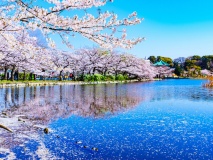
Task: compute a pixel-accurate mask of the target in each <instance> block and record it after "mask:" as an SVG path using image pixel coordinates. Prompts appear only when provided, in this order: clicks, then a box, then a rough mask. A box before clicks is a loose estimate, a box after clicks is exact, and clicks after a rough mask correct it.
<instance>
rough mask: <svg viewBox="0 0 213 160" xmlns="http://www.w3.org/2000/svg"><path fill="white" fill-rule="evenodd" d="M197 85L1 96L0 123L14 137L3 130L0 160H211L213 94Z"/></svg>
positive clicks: (54, 89) (9, 91) (10, 91)
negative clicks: (46, 132) (8, 129)
mask: <svg viewBox="0 0 213 160" xmlns="http://www.w3.org/2000/svg"><path fill="white" fill-rule="evenodd" d="M202 82H203V81H201V80H181V81H174V80H173V81H160V82H149V83H132V84H108V85H76V86H74V85H73V86H43V87H25V88H3V89H0V102H1V103H0V105H1V108H0V109H1V111H2V112H3V111H4V112H6V114H7V116H5V115H1V116H0V123H3V122H5V123H6V124H8V125H9V126H10V127H11V129H13V130H14V131H15V132H14V133H13V134H9V133H8V132H6V131H4V130H2V129H1V130H0V145H1V147H0V158H5V157H6V156H11V157H15V158H16V159H30V158H32V157H34V158H36V159H42V157H43V159H58V158H59V157H64V159H76V158H79V159H80V158H82V159H95V158H97V159H103V158H104V157H105V158H106V159H107V158H108V159H110V158H111V159H118V156H119V157H121V158H119V159H122V157H123V159H140V158H141V157H142V159H143V158H144V159H172V158H174V157H177V159H185V158H189V159H191V158H193V159H203V158H205V159H208V158H209V159H211V158H212V157H213V155H212V154H211V152H210V150H211V148H212V144H213V143H212V142H213V140H212V138H211V137H212V132H211V130H212V129H213V128H212V113H213V106H212V103H211V102H212V101H213V90H210V89H205V88H202V87H201V83H202ZM206 106H207V107H206ZM8 118H10V119H9V120H10V123H9V122H7V121H6V120H5V119H8ZM46 126H48V128H49V129H50V134H48V135H45V134H44V132H43V128H44V127H46ZM204 138H205V139H207V140H205V141H204V140H203V139H204ZM76 141H77V142H79V143H76ZM80 142H81V143H80ZM85 146H88V148H87V147H85ZM200 146H202V148H200ZM93 147H97V148H99V151H98V152H94V150H92V148H93ZM194 152H197V155H195V154H194ZM183 153H184V154H183ZM191 154H193V156H192V155H191ZM10 159H12V158H10ZM62 159H63V158H62Z"/></svg>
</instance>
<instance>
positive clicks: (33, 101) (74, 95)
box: [0, 84, 143, 148]
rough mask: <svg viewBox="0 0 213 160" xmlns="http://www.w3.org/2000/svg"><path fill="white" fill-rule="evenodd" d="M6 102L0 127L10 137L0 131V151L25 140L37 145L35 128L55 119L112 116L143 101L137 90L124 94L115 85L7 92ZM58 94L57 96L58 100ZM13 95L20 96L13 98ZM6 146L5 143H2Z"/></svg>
mask: <svg viewBox="0 0 213 160" xmlns="http://www.w3.org/2000/svg"><path fill="white" fill-rule="evenodd" d="M7 92H8V94H9V93H10V98H9V99H8V98H7V99H5V100H6V101H8V102H10V104H9V106H8V107H7V108H5V110H4V112H5V113H6V114H7V115H8V116H6V117H5V118H2V117H1V116H2V115H0V121H2V120H3V122H4V125H6V126H7V127H9V128H10V129H12V130H13V131H14V133H15V134H13V135H12V137H13V140H11V134H8V133H7V132H6V131H5V130H3V129H1V130H0V135H1V137H2V136H4V140H1V139H0V144H1V146H2V147H3V148H11V147H13V146H14V145H18V144H21V143H24V142H25V141H26V140H27V139H33V140H34V141H39V139H40V136H39V134H38V130H40V129H39V128H44V127H45V126H46V125H48V124H50V123H51V122H53V121H57V120H58V119H59V118H67V117H69V116H71V115H76V116H80V117H88V118H95V119H96V118H103V117H106V116H107V117H108V116H113V115H115V114H119V113H122V112H125V111H127V110H129V109H132V108H134V107H135V106H137V105H138V104H139V102H141V101H142V100H143V98H141V97H140V96H137V95H139V93H138V94H137V92H138V91H137V90H131V91H127V90H126V91H125V90H123V88H122V87H119V86H118V85H116V84H113V85H109V86H107V85H102V86H97V85H93V86H90V85H88V86H84V85H82V86H81V85H77V86H72V87H71V86H69V87H68V86H67V87H65V86H46V87H40V88H37V87H29V88H20V89H19V88H15V89H8V91H7ZM59 93H60V96H59ZM16 95H23V96H26V97H23V96H19V97H16ZM6 142H7V143H6Z"/></svg>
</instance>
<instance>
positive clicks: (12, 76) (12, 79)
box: [11, 66, 16, 81]
mask: <svg viewBox="0 0 213 160" xmlns="http://www.w3.org/2000/svg"><path fill="white" fill-rule="evenodd" d="M15 69H16V67H15V66H13V68H12V71H11V81H14V74H15Z"/></svg>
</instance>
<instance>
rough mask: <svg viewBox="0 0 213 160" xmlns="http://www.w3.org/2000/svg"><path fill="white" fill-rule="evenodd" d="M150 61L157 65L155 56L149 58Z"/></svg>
mask: <svg viewBox="0 0 213 160" xmlns="http://www.w3.org/2000/svg"><path fill="white" fill-rule="evenodd" d="M148 59H149V60H150V62H152V63H156V60H157V58H156V57H155V56H149V58H148Z"/></svg>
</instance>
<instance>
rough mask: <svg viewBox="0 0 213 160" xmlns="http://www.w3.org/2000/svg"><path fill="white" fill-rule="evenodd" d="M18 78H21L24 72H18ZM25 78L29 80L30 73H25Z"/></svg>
mask: <svg viewBox="0 0 213 160" xmlns="http://www.w3.org/2000/svg"><path fill="white" fill-rule="evenodd" d="M18 78H19V79H20V80H23V79H24V73H19V74H18ZM26 80H30V74H29V73H26Z"/></svg>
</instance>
